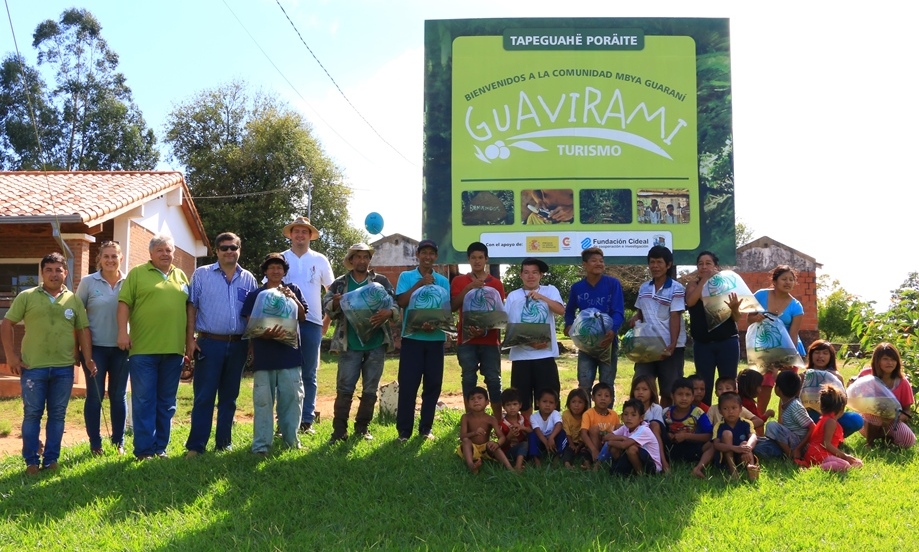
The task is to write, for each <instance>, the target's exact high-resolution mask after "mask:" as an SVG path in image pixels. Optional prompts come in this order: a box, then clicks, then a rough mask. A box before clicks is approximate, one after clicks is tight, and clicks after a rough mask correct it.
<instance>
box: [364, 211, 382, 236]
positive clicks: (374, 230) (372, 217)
mask: <svg viewBox="0 0 919 552" xmlns="http://www.w3.org/2000/svg"><path fill="white" fill-rule="evenodd" d="M364 228H366V229H367V232H368V233H370V234H379V233H380V232H382V231H383V216H382V215H380V213H370V214H369V215H367V218H365V219H364Z"/></svg>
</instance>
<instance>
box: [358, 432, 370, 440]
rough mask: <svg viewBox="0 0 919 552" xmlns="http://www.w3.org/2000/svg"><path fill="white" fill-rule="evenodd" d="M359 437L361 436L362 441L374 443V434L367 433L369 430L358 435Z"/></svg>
mask: <svg viewBox="0 0 919 552" xmlns="http://www.w3.org/2000/svg"><path fill="white" fill-rule="evenodd" d="M357 435H360V436H361V439H363V440H365V441H373V434H372V433H370V432H369V431H367V430H364V431H362V432H360V433H358V434H357Z"/></svg>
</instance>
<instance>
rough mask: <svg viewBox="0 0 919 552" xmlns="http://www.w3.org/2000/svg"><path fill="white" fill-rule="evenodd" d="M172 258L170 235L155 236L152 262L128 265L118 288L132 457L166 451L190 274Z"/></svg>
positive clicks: (142, 457) (161, 454) (181, 355)
mask: <svg viewBox="0 0 919 552" xmlns="http://www.w3.org/2000/svg"><path fill="white" fill-rule="evenodd" d="M174 258H175V244H174V242H173V241H172V238H170V237H169V236H163V235H156V236H154V237H153V239H152V240H150V261H149V262H147V263H144V264H142V265H138V266H135V267H134V268H132V269H131V271H130V272H128V276H127V278H125V280H124V283H123V284H122V285H121V291H120V292H119V293H118V347H119V348H121V349H122V350H130V360H129V362H128V366H129V371H130V373H131V408H132V412H133V413H134V456H135V457H137V459H139V460H145V459H148V458H154V457H157V456H159V457H165V456H166V447H167V446H168V445H169V435H170V432H171V430H172V416H173V415H174V414H175V410H176V392H177V391H178V389H179V376H180V374H181V373H182V362H183V358H184V356H185V335H186V333H185V332H186V323H187V316H186V306H185V304H186V303H187V302H188V278H187V277H186V276H185V273H184V272H182V270H181V269H180V268H177V267H175V266H174V265H173V264H172V261H173V259H174ZM128 322H130V324H131V326H130V327H131V332H130V334H129V333H128ZM192 323H194V322H192Z"/></svg>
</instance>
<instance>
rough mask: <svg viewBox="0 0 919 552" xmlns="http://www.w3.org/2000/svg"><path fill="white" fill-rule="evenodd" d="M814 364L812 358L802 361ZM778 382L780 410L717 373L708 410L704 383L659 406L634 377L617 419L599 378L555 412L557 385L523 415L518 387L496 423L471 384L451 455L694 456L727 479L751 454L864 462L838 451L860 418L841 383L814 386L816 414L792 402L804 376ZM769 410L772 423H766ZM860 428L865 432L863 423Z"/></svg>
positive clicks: (694, 379) (653, 468)
mask: <svg viewBox="0 0 919 552" xmlns="http://www.w3.org/2000/svg"><path fill="white" fill-rule="evenodd" d="M885 345H887V344H885ZM879 347H880V346H879ZM882 352H883V351H882ZM808 356H809V357H810V356H811V355H808ZM896 357H897V358H896V361H897V362H896V369H897V374H898V376H899V377H900V378H902V379H903V380H904V381H905V378H903V376H902V372H901V371H900V370H899V369H900V366H899V355H898V354H897V355H896ZM883 358H884V355H883V354H880V355H879V354H875V355H874V358H873V359H872V368H866V370H865V371H864V373H865V374H871V373H874V375H876V376H878V377H879V378H881V379H882V381H883V380H884V376H890V374H887V373H886V372H889V371H892V370H887V366H886V365H885V364H884V361H883ZM812 363H813V358H809V364H812ZM875 364H877V366H875ZM810 368H811V369H824V367H818V366H813V365H812V366H810ZM833 368H835V366H833ZM775 380H776V381H775V395H776V396H777V397H778V399H779V408H778V413H776V412H774V411H773V410H766V411H765V412H760V411H759V410H758V409H757V407H756V402H755V398H756V397H757V395H758V392H759V390H760V387H761V385H762V382H763V376H762V374H760V373H759V372H757V371H755V370H752V369H748V370H744V371H743V372H741V373H740V374H739V375H738V377H737V378H736V379H734V378H724V377H722V378H719V379H718V380H716V382H715V393H716V396H717V405H713V406H711V407H709V406H707V405H705V404H703V403H702V398H703V397H704V393H705V382H704V381H703V380H702V378H700V377H698V376H690V377H688V378H680V379H678V380H677V381H676V382H675V383H674V384H673V386H672V388H671V389H670V397H671V400H672V404H671V406H668V407H666V408H662V407H661V405H660V404H659V400H658V395H657V391H656V386H655V383H654V379H653V378H651V377H650V376H637V377H635V379H634V380H632V387H631V392H630V393H629V400H627V401H625V402H624V403H623V405H622V412H621V416H620V415H619V414H617V413H616V412H615V411H613V410H612V409H611V408H610V403H611V402H612V396H613V392H612V391H613V390H612V389H611V388H610V386H609V385H608V384H606V383H602V382H601V383H597V384H596V385H594V387H593V389H592V393H591V399H592V403H593V406H590V404H591V403H590V401H589V400H588V397H587V393H586V392H585V391H584V390H583V389H573V390H572V391H571V392H570V393H569V394H568V400H567V401H566V403H565V408H566V409H565V412H564V413H561V414H560V413H559V412H558V410H557V409H556V408H557V402H558V398H557V395H556V393H555V391H554V390H551V389H545V390H542V391H541V392H539V394H538V397H537V407H538V409H537V410H536V411H535V412H533V414H532V415H531V416H530V417H529V418H527V417H526V416H524V415H523V414H522V413H521V412H520V408H521V400H520V395H519V393H518V392H517V390H516V389H513V388H511V389H506V390H504V392H502V393H501V401H502V403H503V405H504V411H505V413H504V416H503V418H502V420H501V421H498V420H497V419H495V418H494V417H492V416H490V415H488V414H487V413H486V412H485V407H486V405H487V404H488V392H487V391H486V390H485V389H483V388H481V387H477V388H476V389H475V390H474V391H473V392H472V394H471V395H470V397H469V411H468V412H467V413H466V414H465V415H463V417H462V420H461V422H460V439H461V444H460V446H459V448H458V449H457V454H458V455H459V456H460V457H462V458H463V459H464V460H465V461H466V465H467V466H468V468H469V470H470V471H472V472H473V473H478V470H479V467H480V466H481V464H482V460H483V459H484V458H493V459H495V460H497V461H499V462H501V463H502V464H503V465H504V466H505V467H507V468H508V469H511V470H518V471H520V470H522V469H523V468H524V465H525V463H526V462H527V460H531V461H532V462H533V463H534V464H535V465H540V464H541V462H542V461H543V460H544V459H546V457H548V458H549V459H551V458H553V457H556V456H557V457H559V458H560V460H561V462H562V463H563V464H564V465H565V467H566V468H571V469H573V468H576V467H580V468H582V469H590V468H591V467H593V468H594V469H598V468H599V467H601V466H604V467H608V468H609V470H610V472H611V473H616V474H622V475H636V474H638V475H640V474H656V473H661V472H665V471H669V470H670V463H671V462H676V461H683V462H694V463H695V465H694V467H693V468H692V474H693V475H694V476H696V477H699V478H704V477H705V469H706V466H707V465H708V464H710V463H712V462H713V461H715V460H716V459H717V464H718V466H720V467H721V468H723V469H724V470H726V471H727V473H728V475H729V476H730V477H732V478H739V477H740V476H741V473H742V472H743V471H746V473H747V475H748V477H750V478H751V479H756V478H757V476H758V474H759V460H758V456H764V457H786V458H788V459H790V460H793V461H794V462H796V463H797V464H799V465H801V466H805V467H808V466H820V467H821V468H823V469H825V470H832V471H845V470H848V469H850V468H853V467H858V466H861V465H862V462H861V460H859V459H858V458H856V457H854V456H852V455H850V454H848V453H846V452H844V451H842V450H840V448H839V445H840V444H841V443H842V441H843V438H844V432H843V429H844V426H845V427H846V433H845V434H846V435H848V434H849V433H852V432H854V431H857V430H858V429H860V428H861V425H862V423H861V422H862V421H861V417H860V416H858V415H857V414H855V413H846V412H845V408H846V403H847V400H846V394H845V392H844V391H843V390H842V389H841V388H840V387H837V386H834V385H826V386H823V387H822V388H821V389H820V400H819V403H820V413H819V414H818V413H816V412H810V410H809V409H807V408H805V406H804V405H803V404H802V403H801V401H800V399H799V394H800V392H801V386H802V378H801V376H799V375H798V374H797V373H795V372H794V371H791V370H787V371H781V372H779V373H778V374H777V375H776V378H775ZM906 385H909V384H908V382H907V383H906ZM844 415H845V416H849V415H854V417H855V418H858V420H857V421H858V424H853V423H852V420H850V419H848V418H847V419H846V421H845V423H843V422H842V421H841V419H842V418H843V417H844ZM773 417H775V418H776V420H775V421H772V422H769V423H768V424H767V423H766V422H767V421H768V420H769V419H770V418H773ZM849 417H850V418H851V417H852V416H849ZM901 424H902V427H900V425H901ZM856 425H857V427H856ZM904 428H905V430H904ZM891 431H892V432H893V433H892V434H891V435H890V436H889V437H890V438H889V439H888V440H890V441H891V442H892V443H893V444H895V445H898V446H908V445H906V444H904V443H902V442H900V441H899V439H898V434H897V432H902V431H907V432H909V429H908V427H906V425H905V424H903V423H902V422H901V421H899V420H897V421H896V422H895V423H894V425H893V426H892V428H891ZM866 432H867V433H866ZM863 433H864V434H866V436H868V435H870V428H866V429H865V430H864V431H863ZM492 435H494V437H492ZM910 435H912V433H911V432H910ZM912 442H915V438H913V440H912ZM912 442H910V443H909V444H912ZM869 444H870V443H869Z"/></svg>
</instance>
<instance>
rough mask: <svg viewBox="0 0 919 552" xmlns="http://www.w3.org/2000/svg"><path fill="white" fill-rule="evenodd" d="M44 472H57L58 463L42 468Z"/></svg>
mask: <svg viewBox="0 0 919 552" xmlns="http://www.w3.org/2000/svg"><path fill="white" fill-rule="evenodd" d="M42 470H43V471H49V472H53V471H57V462H51V463H50V464H48V465H47V466H44V467H42Z"/></svg>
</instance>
